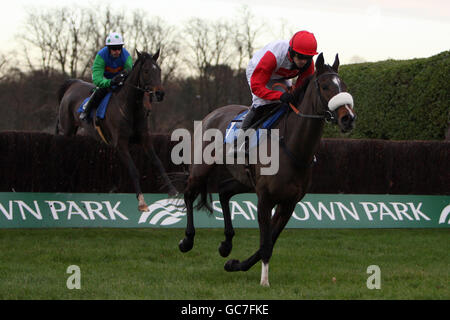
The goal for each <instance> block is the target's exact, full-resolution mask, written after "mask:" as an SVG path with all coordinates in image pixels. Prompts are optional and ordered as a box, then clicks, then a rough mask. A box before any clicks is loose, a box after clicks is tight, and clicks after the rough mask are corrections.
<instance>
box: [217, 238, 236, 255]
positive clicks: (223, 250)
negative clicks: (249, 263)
mask: <svg viewBox="0 0 450 320" xmlns="http://www.w3.org/2000/svg"><path fill="white" fill-rule="evenodd" d="M231 249H233V244H232V243H230V242H226V241H222V242H221V244H220V246H219V253H220V255H221V256H222V257H224V258H225V257H228V256H229V255H230V252H231Z"/></svg>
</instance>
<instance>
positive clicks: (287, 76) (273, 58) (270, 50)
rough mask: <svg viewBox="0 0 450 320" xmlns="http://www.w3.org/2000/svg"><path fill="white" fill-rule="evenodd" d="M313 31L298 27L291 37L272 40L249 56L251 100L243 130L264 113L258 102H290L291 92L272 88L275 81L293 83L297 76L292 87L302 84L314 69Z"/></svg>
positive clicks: (291, 98) (287, 84)
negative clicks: (295, 78) (298, 29)
mask: <svg viewBox="0 0 450 320" xmlns="http://www.w3.org/2000/svg"><path fill="white" fill-rule="evenodd" d="M316 50H317V41H316V39H315V37H314V34H312V33H310V32H308V31H299V32H297V33H296V34H294V36H293V37H292V38H291V40H290V41H287V40H280V41H274V42H271V43H269V44H268V45H266V46H265V47H264V48H262V49H261V50H259V51H257V52H256V53H255V54H254V56H253V57H252V59H251V60H250V62H249V64H248V66H247V70H246V74H247V81H248V84H249V86H250V89H251V92H252V97H253V102H252V108H251V109H250V111H249V113H248V114H247V116H246V118H245V119H244V121H243V123H242V129H244V130H246V129H248V127H250V126H251V124H252V123H254V122H255V121H257V120H258V118H260V117H261V116H262V114H263V113H264V111H263V109H265V108H260V107H261V106H265V105H269V104H270V105H272V104H273V103H276V102H279V101H282V102H285V103H288V102H293V96H292V94H290V93H288V92H281V91H277V90H272V85H273V84H274V83H283V84H284V85H286V86H287V87H291V86H292V81H291V79H292V78H294V77H298V78H297V82H296V83H295V87H298V86H301V85H302V84H303V82H304V80H305V78H307V77H308V76H310V75H312V74H313V73H314V61H313V60H312V58H313V56H314V55H316V54H317V51H316Z"/></svg>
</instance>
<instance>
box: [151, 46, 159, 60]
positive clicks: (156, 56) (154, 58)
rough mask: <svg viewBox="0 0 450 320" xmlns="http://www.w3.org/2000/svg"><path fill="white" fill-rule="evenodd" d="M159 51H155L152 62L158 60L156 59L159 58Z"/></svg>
mask: <svg viewBox="0 0 450 320" xmlns="http://www.w3.org/2000/svg"><path fill="white" fill-rule="evenodd" d="M160 50H161V48H159V49H158V51H156V53H155V54H154V55H153V57H152V58H153V60H155V61H156V60H158V58H159V51H160Z"/></svg>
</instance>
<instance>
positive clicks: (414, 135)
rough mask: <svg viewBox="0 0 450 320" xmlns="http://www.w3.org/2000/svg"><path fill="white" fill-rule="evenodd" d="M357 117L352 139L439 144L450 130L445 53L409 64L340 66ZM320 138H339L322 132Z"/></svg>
mask: <svg viewBox="0 0 450 320" xmlns="http://www.w3.org/2000/svg"><path fill="white" fill-rule="evenodd" d="M339 73H340V75H341V77H342V79H343V80H344V81H345V83H346V84H347V86H348V90H349V92H350V93H351V94H352V95H353V98H354V101H355V111H356V113H357V115H358V119H357V122H356V128H355V130H353V132H352V133H351V134H350V135H349V137H351V138H364V139H390V140H443V139H444V138H445V133H446V130H447V128H448V124H449V107H450V51H445V52H442V53H440V54H438V55H436V56H433V57H430V58H423V59H412V60H401V61H398V60H387V61H381V62H375V63H359V64H351V65H343V66H342V67H341V68H340V71H339ZM324 137H342V134H341V133H340V132H339V130H338V129H337V128H336V127H334V126H326V128H325V135H324Z"/></svg>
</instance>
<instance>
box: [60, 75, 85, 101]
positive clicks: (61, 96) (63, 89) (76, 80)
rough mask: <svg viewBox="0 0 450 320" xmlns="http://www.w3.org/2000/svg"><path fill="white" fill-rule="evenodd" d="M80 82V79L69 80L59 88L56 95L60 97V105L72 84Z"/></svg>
mask: <svg viewBox="0 0 450 320" xmlns="http://www.w3.org/2000/svg"><path fill="white" fill-rule="evenodd" d="M79 81H80V80H78V79H67V80H66V81H64V83H63V84H62V85H61V86H60V87H59V88H58V91H57V93H56V94H57V96H58V103H61V100H62V98H63V96H64V93H66V91H67V89H69V87H70V86H71V85H72V84H74V83H75V82H79Z"/></svg>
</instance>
